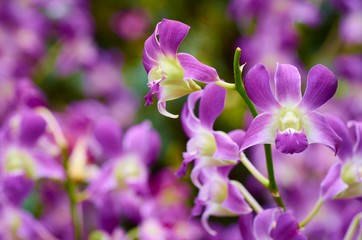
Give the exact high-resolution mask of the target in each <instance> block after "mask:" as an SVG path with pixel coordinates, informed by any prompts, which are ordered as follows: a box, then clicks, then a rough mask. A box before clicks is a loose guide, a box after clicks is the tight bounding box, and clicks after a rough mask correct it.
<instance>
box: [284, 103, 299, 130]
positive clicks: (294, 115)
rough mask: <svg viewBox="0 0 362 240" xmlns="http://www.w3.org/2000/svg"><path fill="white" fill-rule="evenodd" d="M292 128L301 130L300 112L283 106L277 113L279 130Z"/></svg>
mask: <svg viewBox="0 0 362 240" xmlns="http://www.w3.org/2000/svg"><path fill="white" fill-rule="evenodd" d="M287 129H289V130H292V131H297V132H300V131H301V130H302V120H301V117H300V113H299V112H298V110H296V109H288V108H284V109H283V110H282V111H281V112H280V115H279V130H280V131H282V132H283V131H285V130H287Z"/></svg>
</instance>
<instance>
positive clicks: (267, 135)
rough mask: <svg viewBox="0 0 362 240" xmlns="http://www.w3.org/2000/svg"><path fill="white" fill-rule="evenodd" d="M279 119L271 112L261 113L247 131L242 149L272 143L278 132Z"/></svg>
mask: <svg viewBox="0 0 362 240" xmlns="http://www.w3.org/2000/svg"><path fill="white" fill-rule="evenodd" d="M277 124H278V119H277V117H276V116H274V115H272V114H269V113H262V114H259V115H258V116H257V117H256V118H255V119H254V120H253V121H252V122H251V124H250V126H249V128H248V130H247V131H246V133H245V137H244V142H243V144H242V145H241V149H240V150H244V149H246V148H248V147H251V146H254V145H257V144H272V143H274V140H275V135H276V132H277Z"/></svg>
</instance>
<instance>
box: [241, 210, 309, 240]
mask: <svg viewBox="0 0 362 240" xmlns="http://www.w3.org/2000/svg"><path fill="white" fill-rule="evenodd" d="M239 226H240V232H241V236H242V239H248V240H254V239H255V240H259V239H263V240H303V239H305V240H306V239H307V238H306V236H305V235H304V234H303V233H302V231H301V230H300V229H299V226H298V222H297V220H296V219H295V218H294V216H293V215H292V214H291V213H290V212H282V211H281V209H278V208H272V209H268V210H265V211H263V212H261V213H259V214H258V215H257V216H256V217H255V219H254V221H253V219H252V214H246V215H242V216H240V219H239Z"/></svg>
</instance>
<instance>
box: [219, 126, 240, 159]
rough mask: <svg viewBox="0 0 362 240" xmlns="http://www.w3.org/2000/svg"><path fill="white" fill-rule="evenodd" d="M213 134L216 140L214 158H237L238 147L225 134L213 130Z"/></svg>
mask: <svg viewBox="0 0 362 240" xmlns="http://www.w3.org/2000/svg"><path fill="white" fill-rule="evenodd" d="M213 134H214V138H215V142H216V151H215V153H214V155H213V157H214V158H215V159H222V160H237V159H239V147H238V145H237V144H236V143H235V142H234V141H233V140H232V139H231V138H230V137H229V136H228V135H227V134H225V133H223V132H214V133H213Z"/></svg>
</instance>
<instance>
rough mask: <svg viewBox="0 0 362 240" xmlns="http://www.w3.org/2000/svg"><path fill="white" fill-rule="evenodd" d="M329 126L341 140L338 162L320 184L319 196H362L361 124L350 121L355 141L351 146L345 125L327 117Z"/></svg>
mask: <svg viewBox="0 0 362 240" xmlns="http://www.w3.org/2000/svg"><path fill="white" fill-rule="evenodd" d="M327 119H328V122H329V124H330V125H331V126H332V128H333V129H334V130H335V131H336V132H337V134H338V135H339V136H340V137H341V138H342V140H343V142H342V144H341V145H340V150H339V152H338V157H339V159H340V160H341V161H340V162H337V163H335V164H334V165H333V166H331V168H330V169H329V171H328V174H327V176H326V177H325V179H324V180H323V182H322V183H321V196H322V198H323V199H326V200H327V199H332V198H353V197H361V196H362V162H361V157H362V142H361V136H362V123H361V122H356V121H350V122H349V123H348V124H349V126H350V127H352V126H353V127H354V129H355V136H356V140H355V142H354V144H353V140H352V136H351V134H350V132H349V130H348V129H347V127H346V125H345V123H344V122H343V121H342V120H340V119H338V118H336V117H332V116H329V117H328V118H327Z"/></svg>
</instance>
